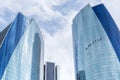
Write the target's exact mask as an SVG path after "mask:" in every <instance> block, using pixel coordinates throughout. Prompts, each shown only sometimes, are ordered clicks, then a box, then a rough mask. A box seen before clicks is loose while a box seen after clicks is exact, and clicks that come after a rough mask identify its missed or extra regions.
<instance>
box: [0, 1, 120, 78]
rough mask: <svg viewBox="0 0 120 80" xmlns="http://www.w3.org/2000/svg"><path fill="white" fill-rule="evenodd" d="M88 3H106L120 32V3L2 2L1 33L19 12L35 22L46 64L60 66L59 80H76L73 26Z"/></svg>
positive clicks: (91, 3)
mask: <svg viewBox="0 0 120 80" xmlns="http://www.w3.org/2000/svg"><path fill="white" fill-rule="evenodd" d="M88 3H89V4H90V5H92V6H95V5H97V4H99V3H103V4H104V5H105V6H106V8H107V9H108V10H109V12H110V14H111V15H112V17H113V19H114V20H115V22H116V24H117V25H118V27H119V29H120V9H119V8H120V0H0V31H2V30H3V29H4V28H5V27H6V26H7V25H8V24H10V22H12V21H13V20H14V18H15V17H16V15H17V13H18V12H22V13H23V14H24V15H25V16H26V17H28V18H29V19H31V18H34V19H35V20H36V21H37V23H38V25H39V27H40V30H41V32H42V35H43V39H44V44H45V45H44V56H45V62H46V61H50V62H55V63H56V65H59V67H60V70H59V73H60V80H75V74H74V58H73V56H74V55H73V46H72V45H73V44H72V26H71V25H72V20H73V18H74V17H75V15H76V14H77V13H78V12H79V11H80V10H81V9H82V8H83V7H84V6H85V5H86V4H88Z"/></svg>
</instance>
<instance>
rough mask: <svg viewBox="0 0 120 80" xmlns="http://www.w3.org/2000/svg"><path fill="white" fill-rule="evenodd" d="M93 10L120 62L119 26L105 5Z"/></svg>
mask: <svg viewBox="0 0 120 80" xmlns="http://www.w3.org/2000/svg"><path fill="white" fill-rule="evenodd" d="M93 10H94V12H95V14H96V15H97V17H98V19H99V20H100V22H101V24H102V25H103V28H104V30H105V32H106V33H107V35H108V37H109V39H110V41H111V43H112V45H113V48H114V49H115V51H116V54H117V57H118V59H119V61H120V33H119V29H118V27H117V25H116V24H115V22H114V21H113V19H112V17H111V15H110V14H109V12H108V11H107V9H106V8H105V6H104V5H103V4H100V5H97V6H95V7H93Z"/></svg>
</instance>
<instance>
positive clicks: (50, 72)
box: [44, 62, 59, 80]
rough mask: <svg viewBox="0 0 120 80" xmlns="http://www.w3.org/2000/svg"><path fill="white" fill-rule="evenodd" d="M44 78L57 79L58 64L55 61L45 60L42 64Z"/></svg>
mask: <svg viewBox="0 0 120 80" xmlns="http://www.w3.org/2000/svg"><path fill="white" fill-rule="evenodd" d="M44 80H59V73H58V66H56V65H55V63H52V62H47V63H46V65H44Z"/></svg>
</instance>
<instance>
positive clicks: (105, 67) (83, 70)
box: [72, 5, 120, 80]
mask: <svg viewBox="0 0 120 80" xmlns="http://www.w3.org/2000/svg"><path fill="white" fill-rule="evenodd" d="M72 30H73V46H74V59H75V71H76V80H120V63H119V60H118V57H117V56H116V53H115V50H114V48H113V47H112V44H111V42H110V40H109V38H108V36H107V34H106V32H105V31H104V28H103V26H102V24H101V23H100V21H99V19H98V18H97V16H96V14H95V13H94V11H93V10H92V8H91V6H90V5H87V6H85V7H84V8H83V9H82V10H81V11H80V12H79V13H78V14H77V15H76V17H75V18H74V20H73V26H72Z"/></svg>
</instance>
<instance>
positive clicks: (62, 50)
mask: <svg viewBox="0 0 120 80" xmlns="http://www.w3.org/2000/svg"><path fill="white" fill-rule="evenodd" d="M75 14H76V12H75V11H71V12H70V14H69V15H68V16H66V18H67V19H68V18H69V20H68V21H67V23H66V25H65V27H64V29H63V30H59V31H58V32H56V34H54V35H53V36H51V35H49V34H48V33H47V32H45V31H43V30H42V33H43V35H44V40H45V60H48V61H52V62H55V63H56V64H57V65H59V66H60V80H74V79H75V78H74V77H75V76H74V66H73V65H74V60H73V47H72V29H71V28H72V27H71V24H72V19H73V17H74V15H75Z"/></svg>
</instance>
